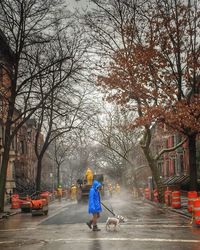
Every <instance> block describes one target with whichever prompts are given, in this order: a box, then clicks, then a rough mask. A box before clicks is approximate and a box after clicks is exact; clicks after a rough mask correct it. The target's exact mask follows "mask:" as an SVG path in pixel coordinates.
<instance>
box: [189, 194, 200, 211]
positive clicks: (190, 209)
mask: <svg viewBox="0 0 200 250" xmlns="http://www.w3.org/2000/svg"><path fill="white" fill-rule="evenodd" d="M197 196H198V194H197V192H196V191H190V192H188V211H189V212H192V209H193V201H194V200H196V198H197Z"/></svg>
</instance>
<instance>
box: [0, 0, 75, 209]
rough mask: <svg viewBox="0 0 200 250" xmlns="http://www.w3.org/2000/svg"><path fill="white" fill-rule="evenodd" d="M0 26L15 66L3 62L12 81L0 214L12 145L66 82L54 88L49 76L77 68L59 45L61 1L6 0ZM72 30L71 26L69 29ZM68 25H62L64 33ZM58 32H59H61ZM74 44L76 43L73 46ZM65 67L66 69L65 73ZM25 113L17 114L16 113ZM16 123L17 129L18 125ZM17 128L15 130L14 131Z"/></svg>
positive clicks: (2, 9) (62, 11)
mask: <svg viewBox="0 0 200 250" xmlns="http://www.w3.org/2000/svg"><path fill="white" fill-rule="evenodd" d="M0 7H1V12H0V24H1V27H2V31H3V33H4V34H5V36H6V38H7V43H8V45H9V47H10V49H11V51H12V61H10V64H11V65H12V67H9V68H8V67H6V66H7V65H5V64H3V63H1V67H3V69H4V70H5V72H6V74H7V76H8V78H9V82H7V90H8V92H9V95H7V110H6V116H5V117H6V120H5V143H4V152H3V157H2V167H1V173H0V180H1V181H0V211H3V209H4V190H5V183H6V172H7V166H8V160H9V150H10V145H11V142H12V140H13V138H14V136H15V135H16V133H17V132H18V130H19V129H20V128H21V126H22V125H23V124H24V123H25V122H26V121H27V120H28V119H29V118H30V117H31V116H32V115H33V114H34V113H35V111H36V110H37V109H38V108H40V107H42V105H43V104H44V102H45V100H47V99H48V97H49V95H50V93H51V92H52V91H54V90H55V89H56V88H57V87H58V86H59V85H60V84H61V83H62V81H58V82H57V83H56V84H55V85H54V86H53V87H52V86H49V85H48V76H49V74H50V73H51V72H52V71H56V72H58V71H59V72H61V71H62V72H65V68H64V64H63V62H65V63H68V64H69V65H71V67H69V68H68V69H69V70H68V73H66V74H65V75H66V76H67V75H68V76H69V75H70V74H71V72H72V68H73V65H74V57H75V55H74V54H71V53H70V51H66V50H65V52H63V53H57V52H56V47H58V45H59V40H58V37H57V33H55V32H54V27H55V25H57V24H58V23H60V22H61V21H62V19H65V18H67V17H66V15H65V13H67V11H66V12H65V11H64V5H63V3H62V1H60V0H53V1H52V0H45V1H38V0H33V1H32V0H27V1H24V0H20V1H18V0H14V1H13V0H12V1H11V0H8V1H7V0H6V1H4V0H3V1H1V2H0ZM68 27H69V26H68ZM64 29H65V25H64V26H62V30H61V31H63V30H64ZM57 32H58V30H57ZM70 35H71V34H70ZM72 45H73V43H72ZM61 66H62V70H61ZM41 77H42V78H43V90H45V91H43V96H42V98H41V92H40V85H38V78H41ZM16 109H17V110H19V109H20V110H21V112H18V113H17V115H16V114H14V111H15V110H16ZM14 124H15V126H14ZM11 128H14V129H11Z"/></svg>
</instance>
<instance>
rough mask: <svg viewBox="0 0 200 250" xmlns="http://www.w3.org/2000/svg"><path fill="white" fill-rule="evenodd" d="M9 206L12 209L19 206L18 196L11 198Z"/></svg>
mask: <svg viewBox="0 0 200 250" xmlns="http://www.w3.org/2000/svg"><path fill="white" fill-rule="evenodd" d="M11 208H12V209H17V208H20V202H19V198H16V197H15V196H14V197H12V198H11Z"/></svg>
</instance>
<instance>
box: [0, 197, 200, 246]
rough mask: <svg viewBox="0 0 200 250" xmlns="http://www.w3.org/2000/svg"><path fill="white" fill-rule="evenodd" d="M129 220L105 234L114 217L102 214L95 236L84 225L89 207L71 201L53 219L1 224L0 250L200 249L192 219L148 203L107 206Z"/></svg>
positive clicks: (56, 208)
mask: <svg viewBox="0 0 200 250" xmlns="http://www.w3.org/2000/svg"><path fill="white" fill-rule="evenodd" d="M103 202H104V203H105V204H106V206H108V207H109V208H110V209H113V210H114V212H115V213H116V214H120V215H123V216H124V217H125V218H126V221H125V223H122V224H121V226H120V230H119V231H113V230H111V231H108V232H107V231H106V229H105V221H106V219H107V217H108V216H112V215H111V214H109V212H108V211H106V210H105V209H103V213H102V214H101V215H102V216H101V218H100V220H99V227H100V228H101V231H100V232H92V231H91V230H90V229H89V228H88V227H87V225H86V224H85V222H86V221H87V220H88V219H89V218H90V216H89V215H88V214H87V205H83V206H82V205H79V204H76V203H71V202H67V201H62V202H61V203H59V202H55V203H54V204H51V206H50V210H49V215H48V216H37V217H35V216H34V217H32V216H31V215H30V214H17V215H15V216H12V217H10V218H9V219H6V220H3V221H0V249H1V250H18V249H20V250H33V249H34V250H46V249H48V250H55V249H56V250H64V249H65V250H66V249H67V250H70V249H71V250H77V249H79V248H81V250H86V249H87V250H88V249H89V250H101V249H102V250H104V249H106V250H107V249H109V250H113V249H114V250H118V249H120V250H121V249H124V250H127V249H136V250H137V249H140V250H141V249H142V250H143V249H148V250H149V249H150V250H157V249H162V250H165V249H171V250H172V249H181V250H189V249H193V250H196V249H200V248H199V246H200V228H197V227H194V226H192V225H191V224H190V218H188V217H187V216H183V215H182V214H180V213H177V212H174V211H171V210H169V209H167V208H160V207H159V206H157V204H156V205H155V204H153V205H152V204H151V203H150V202H148V201H145V200H144V201H142V200H137V199H133V197H127V196H121V197H115V198H113V199H112V200H105V201H103Z"/></svg>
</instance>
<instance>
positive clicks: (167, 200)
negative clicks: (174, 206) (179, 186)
mask: <svg viewBox="0 0 200 250" xmlns="http://www.w3.org/2000/svg"><path fill="white" fill-rule="evenodd" d="M171 196H172V191H170V190H166V191H165V204H166V205H168V206H170V205H171Z"/></svg>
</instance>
